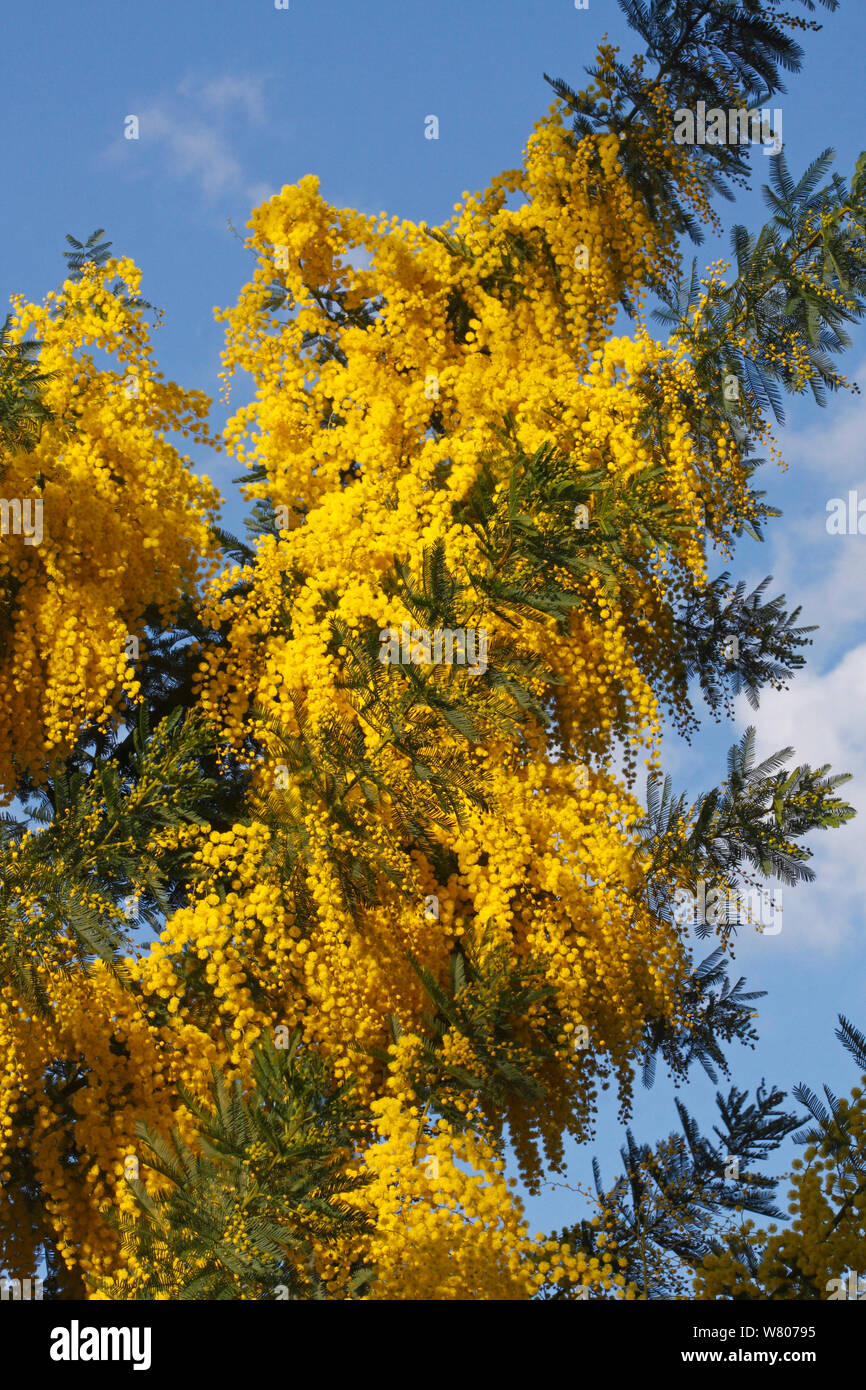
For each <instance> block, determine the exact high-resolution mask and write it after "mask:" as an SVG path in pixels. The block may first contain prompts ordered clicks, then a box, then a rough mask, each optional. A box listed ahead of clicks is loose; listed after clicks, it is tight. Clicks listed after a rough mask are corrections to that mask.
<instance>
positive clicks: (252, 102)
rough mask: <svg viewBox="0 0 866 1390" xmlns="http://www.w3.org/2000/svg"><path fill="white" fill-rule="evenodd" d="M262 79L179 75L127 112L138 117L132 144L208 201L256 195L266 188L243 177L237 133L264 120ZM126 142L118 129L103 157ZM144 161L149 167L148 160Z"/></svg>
mask: <svg viewBox="0 0 866 1390" xmlns="http://www.w3.org/2000/svg"><path fill="white" fill-rule="evenodd" d="M262 85H263V79H262V78H261V77H250V76H234V75H232V74H228V73H227V74H224V75H222V76H220V77H213V78H210V79H207V80H203V79H200V78H194V77H187V78H185V79H184V80H183V81H182V82H181V83H179V84H178V86H177V88H176V90H175V91H174V92H171V93H164V94H162V95H160V96H159V97H157V98H155V99H154V100H152V101H150V102H148V103H146V104H144V105H142V107H141V109H140V110H138V111H134V112H129V113H127V114H129V115H135V116H136V117H137V118H138V140H137V141H136V145H137V148H138V149H139V150H140V152H141V153H142V154H144V155H145V156H148V155H149V156H151V159H152V160H153V161H158V163H159V167H161V168H162V169H164V170H166V171H167V172H168V173H169V174H170V175H171V176H172V177H173V178H176V179H181V180H190V181H194V182H196V183H198V185H199V188H200V190H201V192H202V194H203V195H204V196H205V198H207V199H208V200H210V201H216V200H217V199H219V198H223V197H226V196H232V195H240V196H242V197H244V198H245V199H247V200H248V201H250V202H257V201H261V199H262V198H264V197H267V196H268V195H269V193H270V192H272V190H271V189H270V188H269V187H268V186H267V185H266V184H263V183H261V182H256V183H250V182H249V181H248V180H247V178H246V175H245V170H244V166H243V163H242V160H241V158H240V156H239V154H238V153H237V137H238V134H239V133H241V132H242V130H243V128H244V127H245V126H246V127H256V126H262V125H263V124H264V123H265V108H264V97H263V92H262ZM130 143H132V142H131V141H127V139H126V138H125V136H124V134H123V131H122V130H121V131H120V133H119V137H118V140H116V141H114V142H113V143H112V145H111V147H110V148H109V149H108V150H107V151H106V152H105V155H106V158H107V159H109V160H110V161H112V162H113V163H116V162H117V161H119V160H120V159H122V158H124V156H126V155H127V154H128V145H129V144H130ZM124 146H127V149H124ZM148 164H149V167H153V164H151V163H150V160H149V161H148Z"/></svg>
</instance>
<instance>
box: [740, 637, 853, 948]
mask: <svg viewBox="0 0 866 1390" xmlns="http://www.w3.org/2000/svg"><path fill="white" fill-rule="evenodd" d="M864 701H866V643H864V644H861V645H859V646H857V647H854V648H853V649H852V650H851V651H849V652H847V653H846V654H845V656H844V657H843V658H842V659H841V660H840V661H839V662H838V663H837V664H836V665H835V666H834V667H833V668H832V670H830V671H828V672H827V673H826V674H824V675H821V674H819V673H817V672H816V673H812V672H809V671H808V670H807V671H806V672H804V673H801V674H800V675H799V676H798V677H797V678H796V680H795V681H794V682H793V683H792V685H791V688H790V689H789V690H787V691H767V692H765V693H764V694H762V696H761V707H760V709H759V710H757V711H752V710H750V709H749V708H748V706H747V705H746V703H745V701H744V700H743V701H741V702H739V704H738V709H737V717H738V723H739V724H740V725H741V727H745V726H746V725H748V724H754V725H755V727H756V729H757V735H758V756H759V757H760V758H764V757H766V756H768V754H770V753H774V752H776V751H777V750H778V749H780V748H785V747H789V746H790V747H792V748H793V749H794V758H793V759H792V760H791V762H790V763H789V767H793V766H794V765H795V764H802V763H809V764H810V765H811V767H813V768H816V767H823V766H824V764H825V763H830V764H831V772H832V773H837V772H850V773H851V774H852V776H853V780H852V781H851V782H849V783H846V784H845V785H844V786H843V787H841V788H840V795H841V796H842V797H843V798H844V799H845V800H847V801H850V803H851V804H852V805H853V806H854V807H855V808H856V809H857V812H858V815H857V818H856V819H855V820H853V821H849V822H848V823H847V824H846V825H843V826H840V827H838V828H836V829H829V830H816V831H813V832H812V834H811V835H810V836H809V837H808V839H807V841H806V843H808V845H809V848H811V849H813V850H814V857H813V859H812V860H810V868H812V869H813V870H814V871H815V874H816V881H815V883H813V884H805V885H800V886H798V887H796V888H788V887H786V886H783V888H782V893H783V901H784V918H783V921H784V927H783V930H782V932H781V933H780V934H779V935H778V936H777V937H764V938H758V939H757V947H756V948H757V949H760V950H761V951H764V950H766V949H767V948H768V947H771V949H773V950H776V949H780V950H783V951H791V950H796V951H797V952H804V951H805V952H810V951H819V952H826V951H831V952H832V951H835V950H837V949H839V948H841V947H843V946H846V945H849V944H851V943H852V941H853V940H854V938H855V935H856V934H857V933H858V932H859V931H860V930H861V929H862V926H861V924H862V921H863V904H864V903H866V852H864V845H863V825H864V819H866V721H864V718H863V708H864ZM749 935H750V933H749V932H748V931H743V932H742V933H741V944H742V945H743V946H746V945H747V941H746V938H748V937H749ZM738 954H739V952H738Z"/></svg>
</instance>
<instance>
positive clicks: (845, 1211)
mask: <svg viewBox="0 0 866 1390" xmlns="http://www.w3.org/2000/svg"><path fill="white" fill-rule="evenodd" d="M862 1082H863V1085H864V1086H866V1076H864V1077H863V1078H862ZM838 1105H839V1110H838V1123H837V1124H835V1125H834V1126H833V1129H832V1131H831V1132H830V1133H829V1134H828V1135H827V1136H826V1137H825V1139H824V1140H823V1141H822V1142H820V1143H813V1144H810V1145H809V1146H808V1147H807V1148H806V1149H805V1151H804V1155H803V1158H802V1159H795V1160H794V1163H793V1165H792V1167H793V1172H792V1174H791V1190H790V1192H789V1193H788V1212H789V1214H790V1216H791V1221H790V1224H789V1225H788V1226H786V1227H785V1229H784V1230H782V1231H780V1230H778V1228H777V1227H776V1225H774V1224H773V1225H770V1226H768V1227H767V1229H766V1230H761V1229H760V1228H758V1227H756V1225H755V1223H754V1222H753V1221H751V1220H748V1221H744V1222H743V1224H742V1226H741V1227H738V1228H737V1229H736V1231H734V1232H732V1233H731V1241H730V1244H729V1247H728V1249H726V1250H725V1251H724V1252H723V1253H722V1254H720V1255H708V1256H707V1257H706V1259H705V1260H704V1267H703V1269H701V1270H699V1271H698V1275H697V1278H696V1280H695V1294H694V1296H695V1297H696V1298H702V1299H704V1298H706V1299H715V1298H745V1299H762V1298H776V1299H801V1300H802V1299H804V1298H827V1299H847V1298H852V1297H853V1298H862V1296H863V1295H862V1292H861V1290H862V1287H863V1284H862V1281H863V1280H864V1278H866V1183H864V1181H863V1154H864V1149H866V1092H864V1091H863V1090H862V1089H861V1087H855V1088H854V1090H853V1091H852V1092H851V1096H850V1099H849V1098H846V1097H842V1099H841V1100H840V1101H839V1102H838ZM743 1242H747V1243H748V1245H749V1247H750V1254H751V1259H752V1260H754V1262H755V1267H754V1269H753V1268H752V1267H751V1261H750V1263H747V1262H746V1261H745V1260H744V1259H742V1258H741V1251H740V1249H739V1246H740V1245H741V1244H742V1243H743ZM852 1276H853V1277H852Z"/></svg>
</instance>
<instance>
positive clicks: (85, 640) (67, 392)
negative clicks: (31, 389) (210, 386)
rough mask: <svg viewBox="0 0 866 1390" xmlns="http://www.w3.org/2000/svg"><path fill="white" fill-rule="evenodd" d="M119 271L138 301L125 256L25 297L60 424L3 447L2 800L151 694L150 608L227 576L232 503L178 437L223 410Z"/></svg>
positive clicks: (23, 310) (23, 313) (17, 321)
mask: <svg viewBox="0 0 866 1390" xmlns="http://www.w3.org/2000/svg"><path fill="white" fill-rule="evenodd" d="M115 276H118V277H120V278H121V280H122V281H124V282H125V284H126V286H127V287H128V289H129V291H130V293H131V295H133V296H134V295H135V294H136V293H137V291H138V288H139V281H140V273H139V271H138V270H137V269H136V267H135V266H134V265H133V263H132V262H131V261H129V260H126V259H122V260H120V259H118V260H113V261H109V262H108V263H107V264H106V265H105V266H103V267H101V268H99V269H97V268H95V267H90V268H89V269H86V270H85V272H84V274H83V276H82V278H81V280H80V281H73V280H67V281H65V283H64V284H63V286H62V287H61V288H60V290H58V291H56V292H53V293H51V294H49V295H48V296H47V299H46V301H45V303H44V304H43V305H36V304H29V303H26V302H25V301H24V300H23V299H22V298H21V297H20V296H16V297H14V298H13V301H12V303H13V307H14V311H15V312H14V315H13V318H12V327H11V338H12V341H13V342H21V341H23V340H24V339H25V338H26V337H35V338H36V339H37V340H39V341H40V342H41V344H42V346H41V349H40V351H39V356H38V364H39V369H40V371H41V372H43V373H45V374H46V375H47V377H48V380H47V382H46V383H45V387H44V392H43V395H44V402H45V404H46V406H47V407H48V408H49V409H50V411H51V412H52V418H51V419H50V420H48V421H47V423H46V424H45V425H44V426H43V428H42V431H41V435H40V437H39V439H38V441H37V442H35V443H34V444H33V445H32V447H25V446H23V445H22V447H20V448H18V449H17V450H13V451H11V452H9V451H6V452H4V451H2V449H0V490H2V498H3V500H4V502H8V503H9V504H10V510H9V518H8V521H6V522H5V524H4V526H3V530H4V531H5V532H6V534H3V535H2V536H0V804H2V802H3V801H7V802H8V800H9V798H10V797H11V795H12V792H13V790H14V787H15V785H16V782H17V778H18V776H20V774H21V773H22V772H24V771H25V770H29V771H30V772H31V773H32V774H33V775H34V776H36V777H37V779H38V778H39V777H40V776H41V775H42V774H43V772H44V771H45V769H46V768H47V767H50V766H51V764H52V763H53V762H54V761H55V760H56V759H57V758H58V757H59V756H62V755H63V754H64V753H65V752H66V751H67V750H68V749H69V747H70V746H71V744H72V743H73V741H74V739H75V737H76V735H77V733H78V730H79V729H80V727H81V725H82V724H83V723H86V722H89V721H95V722H96V723H97V724H101V725H105V724H107V722H108V721H109V719H110V718H111V715H112V712H113V711H114V710H115V709H116V708H117V707H118V704H119V702H120V701H121V700H122V698H123V695H124V693H125V695H126V697H127V698H130V699H132V698H134V697H135V695H136V694H137V692H138V682H137V678H136V672H135V665H134V660H133V659H132V657H134V654H135V651H136V648H135V647H134V646H133V645H132V644H131V643H129V642H128V641H127V639H128V638H130V637H134V638H136V639H137V640H138V641H139V643H140V646H139V649H138V650H139V653H141V650H142V647H143V632H142V627H143V618H144V614H145V612H146V610H147V609H148V608H150V607H151V606H153V607H154V608H155V609H156V610H157V611H158V613H159V614H160V615H161V617H162V619H163V621H168V619H169V617H170V616H171V615H172V614H173V612H174V611H175V610H176V607H177V603H178V600H179V598H180V596H181V594H182V593H183V592H184V591H187V592H188V591H190V590H191V589H192V587H193V585H194V584H195V582H196V580H197V578H198V577H199V576H200V575H202V574H203V573H209V572H211V571H212V565H211V563H210V557H211V555H212V546H211V542H210V539H209V525H210V523H211V522H212V521H213V518H214V515H215V509H216V506H217V505H218V502H219V497H218V494H217V493H216V492H215V491H214V489H213V487H212V486H211V484H210V482H209V480H208V479H207V478H201V479H199V478H196V477H195V476H194V475H193V474H192V472H191V471H190V468H189V459H187V458H185V457H183V456H181V455H180V454H178V452H177V451H176V449H175V448H174V446H173V445H172V444H171V443H170V442H169V439H168V437H167V436H168V435H169V434H170V433H171V432H172V431H175V430H177V431H180V432H181V433H182V434H183V436H184V437H187V436H190V437H192V438H193V439H195V440H198V441H202V442H207V441H208V438H209V436H208V430H207V425H206V424H205V417H206V415H207V411H208V408H209V402H208V399H207V397H206V396H204V395H203V394H202V393H201V392H196V391H183V390H181V389H180V387H178V386H176V385H174V384H173V383H171V382H165V381H164V380H163V378H162V374H161V373H160V372H158V371H157V369H156V365H155V362H154V359H153V352H152V349H151V346H150V342H149V334H148V329H147V325H146V323H145V321H144V318H143V314H142V311H141V310H140V309H136V308H131V307H127V306H126V305H125V304H124V303H123V301H122V299H121V298H120V296H119V295H117V294H114V293H112V291H111V289H110V288H109V285H110V282H111V281H112V280H113V278H114V277H115ZM90 347H92V348H96V349H97V350H98V351H99V352H100V353H101V354H105V355H107V357H108V359H109V362H111V360H112V359H113V363H114V369H113V370H112V369H110V367H106V366H102V365H100V364H99V362H98V360H97V358H96V356H95V355H94V353H93V352H90V351H87V349H88V348H90ZM18 506H21V508H22V521H21V522H20V523H19V522H18V517H17V511H16V508H17V507H18ZM28 520H29V526H28V524H27V523H28ZM28 530H29V533H30V534H29V535H28V534H27V531H28Z"/></svg>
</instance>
